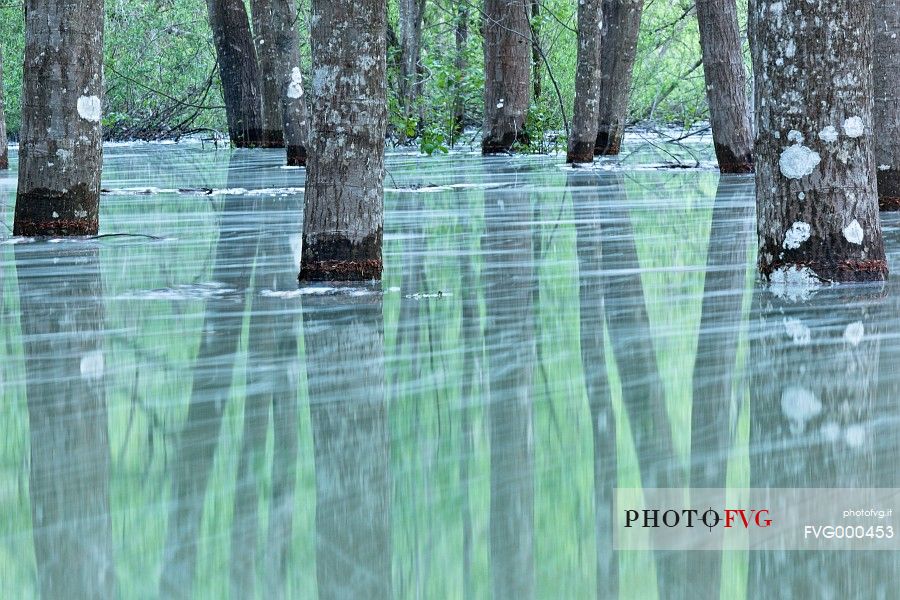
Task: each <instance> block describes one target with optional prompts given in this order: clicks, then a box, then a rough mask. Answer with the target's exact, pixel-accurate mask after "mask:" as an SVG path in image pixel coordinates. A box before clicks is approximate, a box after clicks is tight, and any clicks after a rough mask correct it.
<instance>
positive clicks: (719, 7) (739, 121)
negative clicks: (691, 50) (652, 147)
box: [697, 0, 753, 173]
mask: <svg viewBox="0 0 900 600" xmlns="http://www.w3.org/2000/svg"><path fill="white" fill-rule="evenodd" d="M697 21H698V22H699V24H700V47H701V49H702V50H703V72H704V75H705V76H706V98H707V101H708V103H709V117H710V122H711V124H712V134H713V144H714V145H715V149H716V158H717V159H718V161H719V170H720V171H721V172H722V173H751V172H752V171H753V156H752V152H753V135H752V133H751V127H750V110H749V107H748V106H747V73H746V72H745V70H744V56H743V54H742V52H741V31H740V26H739V25H738V16H737V4H736V3H735V0H698V1H697Z"/></svg>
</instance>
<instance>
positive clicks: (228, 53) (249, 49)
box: [206, 0, 265, 148]
mask: <svg viewBox="0 0 900 600" xmlns="http://www.w3.org/2000/svg"><path fill="white" fill-rule="evenodd" d="M206 7H207V9H208V11H209V25H210V28H212V32H213V40H214V41H215V44H216V56H217V57H218V60H219V77H220V78H221V80H222V95H223V96H224V98H225V114H226V116H227V118H228V135H229V136H230V137H231V143H232V144H234V145H235V146H237V147H238V148H254V147H257V146H263V145H265V143H264V142H265V140H264V138H263V129H262V128H263V119H262V104H261V101H262V92H261V90H260V76H259V63H258V62H257V58H256V49H255V48H254V47H253V35H252V34H251V33H250V21H249V19H248V18H247V9H246V8H245V7H244V2H243V0H206Z"/></svg>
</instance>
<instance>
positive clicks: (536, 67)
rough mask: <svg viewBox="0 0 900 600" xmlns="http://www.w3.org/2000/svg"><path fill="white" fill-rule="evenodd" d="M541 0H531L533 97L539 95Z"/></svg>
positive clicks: (541, 88) (536, 97) (540, 87)
mask: <svg viewBox="0 0 900 600" xmlns="http://www.w3.org/2000/svg"><path fill="white" fill-rule="evenodd" d="M540 17H541V0H531V80H532V90H533V92H534V99H535V100H537V99H538V98H540V97H541V92H542V91H543V86H542V82H541V19H540Z"/></svg>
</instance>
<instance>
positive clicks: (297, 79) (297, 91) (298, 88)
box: [287, 67, 303, 99]
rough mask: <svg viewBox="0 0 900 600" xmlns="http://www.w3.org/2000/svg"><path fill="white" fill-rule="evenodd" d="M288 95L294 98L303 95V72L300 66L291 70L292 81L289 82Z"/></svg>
mask: <svg viewBox="0 0 900 600" xmlns="http://www.w3.org/2000/svg"><path fill="white" fill-rule="evenodd" d="M287 97H288V98H293V99H296V98H302V97H303V74H302V73H301V72H300V69H299V68H298V67H294V69H293V70H292V71H291V82H290V83H289V84H288V88H287Z"/></svg>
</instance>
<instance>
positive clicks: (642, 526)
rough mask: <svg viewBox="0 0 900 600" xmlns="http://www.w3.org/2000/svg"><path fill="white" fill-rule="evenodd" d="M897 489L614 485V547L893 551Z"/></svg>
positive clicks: (897, 543) (897, 541)
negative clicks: (631, 486) (641, 486)
mask: <svg viewBox="0 0 900 600" xmlns="http://www.w3.org/2000/svg"><path fill="white" fill-rule="evenodd" d="M898 503H900V489H895V488H865V489H825V488H814V489H813V488H806V489H789V488H767V489H761V488H760V489H757V488H735V489H719V488H695V489H687V488H665V489H663V488H653V489H640V488H618V489H617V490H616V494H615V507H614V511H615V512H614V514H615V521H614V525H615V528H614V532H613V545H614V548H616V549H617V550H741V549H748V550H772V549H779V550H898V549H900V537H898V536H896V535H895V530H896V528H897V525H896V524H895V523H894V514H895V511H894V508H895V506H896V505H897V504H898Z"/></svg>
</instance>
